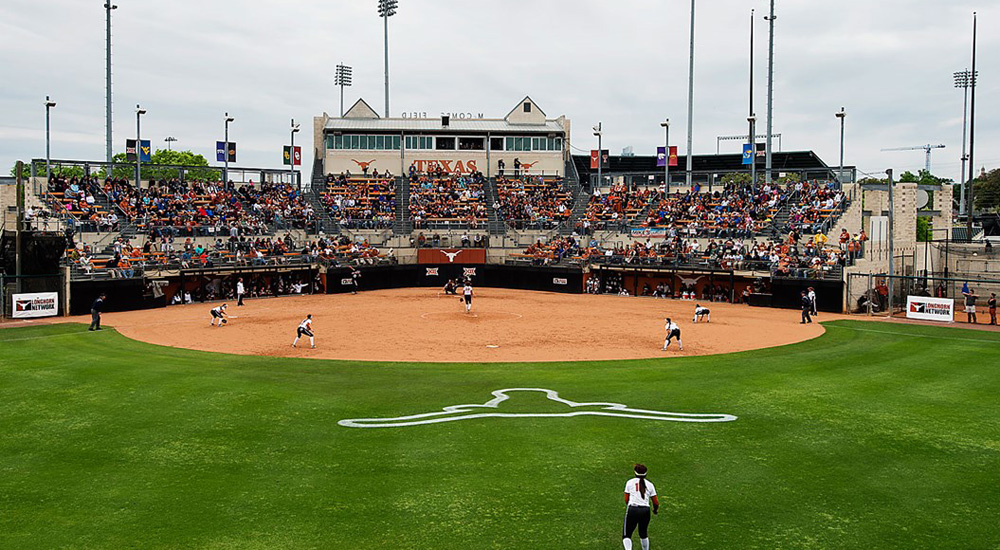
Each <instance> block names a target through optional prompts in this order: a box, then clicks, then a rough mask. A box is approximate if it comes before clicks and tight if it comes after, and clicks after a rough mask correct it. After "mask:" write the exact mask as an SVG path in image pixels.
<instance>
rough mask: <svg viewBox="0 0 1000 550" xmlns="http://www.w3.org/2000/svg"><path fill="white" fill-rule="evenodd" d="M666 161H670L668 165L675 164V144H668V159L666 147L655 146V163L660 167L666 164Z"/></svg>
mask: <svg viewBox="0 0 1000 550" xmlns="http://www.w3.org/2000/svg"><path fill="white" fill-rule="evenodd" d="M668 162H669V163H670V166H677V146H676V145H671V146H670V156H669V160H668V157H667V154H666V147H657V148H656V165H657V166H659V167H660V168H663V167H664V166H666V165H667V163H668Z"/></svg>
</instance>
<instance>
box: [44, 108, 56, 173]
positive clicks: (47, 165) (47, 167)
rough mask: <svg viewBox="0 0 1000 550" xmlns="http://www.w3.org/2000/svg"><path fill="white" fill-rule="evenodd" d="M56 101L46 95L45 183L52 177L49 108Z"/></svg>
mask: <svg viewBox="0 0 1000 550" xmlns="http://www.w3.org/2000/svg"><path fill="white" fill-rule="evenodd" d="M55 106H56V102H55V101H52V100H51V99H49V96H45V185H48V184H49V179H50V178H51V177H52V167H51V164H52V151H51V150H50V143H51V134H50V132H49V110H50V109H53V108H55Z"/></svg>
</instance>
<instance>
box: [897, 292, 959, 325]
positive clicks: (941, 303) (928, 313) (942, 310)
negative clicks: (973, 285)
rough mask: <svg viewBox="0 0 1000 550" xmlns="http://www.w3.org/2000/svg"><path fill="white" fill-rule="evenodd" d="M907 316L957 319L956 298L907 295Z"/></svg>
mask: <svg viewBox="0 0 1000 550" xmlns="http://www.w3.org/2000/svg"><path fill="white" fill-rule="evenodd" d="M906 318H907V319H920V320H923V321H941V322H943V323H951V322H954V321H955V300H952V299H951V298H931V297H929V296H928V297H924V296H907V297H906Z"/></svg>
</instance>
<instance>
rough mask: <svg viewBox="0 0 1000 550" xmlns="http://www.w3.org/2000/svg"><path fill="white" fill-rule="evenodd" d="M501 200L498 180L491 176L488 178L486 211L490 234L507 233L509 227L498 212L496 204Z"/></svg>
mask: <svg viewBox="0 0 1000 550" xmlns="http://www.w3.org/2000/svg"><path fill="white" fill-rule="evenodd" d="M498 202H499V195H498V194H497V180H496V178H489V179H487V180H486V213H487V217H488V220H489V223H488V225H489V231H490V235H506V234H507V228H506V227H505V226H504V223H503V221H502V220H501V219H500V216H499V215H498V214H497V211H496V209H495V208H493V205H494V204H497V203H498Z"/></svg>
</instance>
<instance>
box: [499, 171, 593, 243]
mask: <svg viewBox="0 0 1000 550" xmlns="http://www.w3.org/2000/svg"><path fill="white" fill-rule="evenodd" d="M496 190H497V202H496V203H495V204H494V205H493V207H494V209H495V210H496V212H497V217H498V218H500V219H501V220H503V221H504V222H505V223H506V224H507V227H508V228H510V229H515V230H516V229H524V228H528V227H530V228H541V229H549V228H552V227H556V226H557V225H558V224H559V223H560V222H564V221H566V220H568V219H569V218H570V216H571V215H572V210H573V200H572V195H571V194H570V193H569V192H568V191H567V190H566V189H565V188H563V185H562V180H561V178H556V177H542V176H535V177H524V178H505V177H502V176H501V177H498V178H497V179H496Z"/></svg>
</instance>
